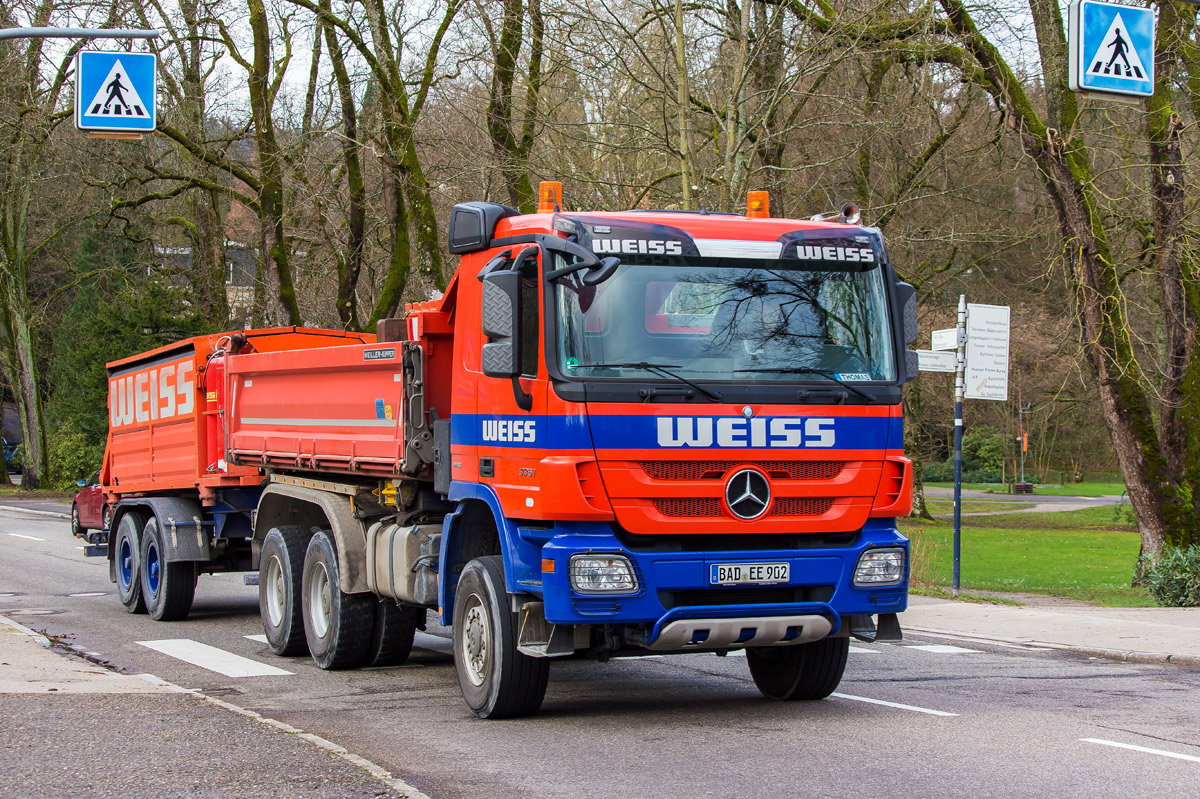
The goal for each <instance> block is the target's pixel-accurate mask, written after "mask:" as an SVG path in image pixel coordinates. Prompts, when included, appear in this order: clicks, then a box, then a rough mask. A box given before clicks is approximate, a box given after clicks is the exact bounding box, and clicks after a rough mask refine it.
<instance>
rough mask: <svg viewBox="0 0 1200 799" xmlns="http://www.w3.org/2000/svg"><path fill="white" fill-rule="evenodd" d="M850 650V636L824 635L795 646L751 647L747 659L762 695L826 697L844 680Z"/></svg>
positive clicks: (787, 699) (773, 697)
mask: <svg viewBox="0 0 1200 799" xmlns="http://www.w3.org/2000/svg"><path fill="white" fill-rule="evenodd" d="M849 652H850V639H849V638H823V639H821V640H820V641H813V642H811V643H807V644H796V645H795V646H762V647H750V648H748V649H747V650H746V662H747V663H748V664H749V666H750V676H751V677H753V678H754V684H755V685H757V686H758V690H759V691H762V694H763V696H766V697H769V698H771V699H780V700H783V701H792V700H796V699H824V698H825V697H827V696H829V695H830V694H831V693H833V692H834V691H835V690H836V689H837V687H838V683H840V682H841V681H842V673H843V672H844V671H845V670H846V657H847V655H848V654H849Z"/></svg>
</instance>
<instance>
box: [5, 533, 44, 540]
mask: <svg viewBox="0 0 1200 799" xmlns="http://www.w3.org/2000/svg"><path fill="white" fill-rule="evenodd" d="M9 535H11V536H12V537H14V538H28V539H29V540H30V541H45V540H46V539H44V538H37V537H35V536H32V535H21V534H20V533H9Z"/></svg>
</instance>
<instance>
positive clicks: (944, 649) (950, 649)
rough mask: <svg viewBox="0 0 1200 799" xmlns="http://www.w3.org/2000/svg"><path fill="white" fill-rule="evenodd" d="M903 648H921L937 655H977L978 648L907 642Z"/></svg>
mask: <svg viewBox="0 0 1200 799" xmlns="http://www.w3.org/2000/svg"><path fill="white" fill-rule="evenodd" d="M904 648H905V649H921V650H923V651H925V652H933V653H935V654H938V655H958V654H964V653H969V654H973V655H978V654H979V650H978V649H965V648H963V647H961V646H951V645H950V644H909V645H908V646H906V647H904Z"/></svg>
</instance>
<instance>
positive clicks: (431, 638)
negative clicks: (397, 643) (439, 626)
mask: <svg viewBox="0 0 1200 799" xmlns="http://www.w3.org/2000/svg"><path fill="white" fill-rule="evenodd" d="M413 646H419V647H421V648H422V649H430V650H432V651H434V652H441V653H442V654H443V655H451V654H454V644H453V642H451V640H450V639H449V638H442V637H441V636H440V635H430V634H429V633H423V632H420V631H418V632H417V633H416V634H415V635H414V636H413Z"/></svg>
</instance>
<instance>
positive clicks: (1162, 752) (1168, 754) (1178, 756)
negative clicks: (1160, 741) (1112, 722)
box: [1079, 738, 1200, 763]
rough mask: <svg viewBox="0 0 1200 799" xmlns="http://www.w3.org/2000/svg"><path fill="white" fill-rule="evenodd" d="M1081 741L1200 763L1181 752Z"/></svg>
mask: <svg viewBox="0 0 1200 799" xmlns="http://www.w3.org/2000/svg"><path fill="white" fill-rule="evenodd" d="M1079 740H1081V741H1086V742H1087V743H1090V744H1100V745H1101V746H1115V747H1117V748H1118V749H1132V750H1133V751H1135V752H1145V753H1147V754H1151V755H1162V756H1163V757H1173V758H1175V759H1176V760H1190V761H1191V762H1193V763H1200V757H1197V756H1196V755H1181V754H1180V753H1179V752H1168V751H1166V750H1165V749H1151V748H1150V747H1148V746H1134V745H1133V744H1123V743H1118V742H1117V741H1106V740H1104V739H1103V738H1080V739H1079Z"/></svg>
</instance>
